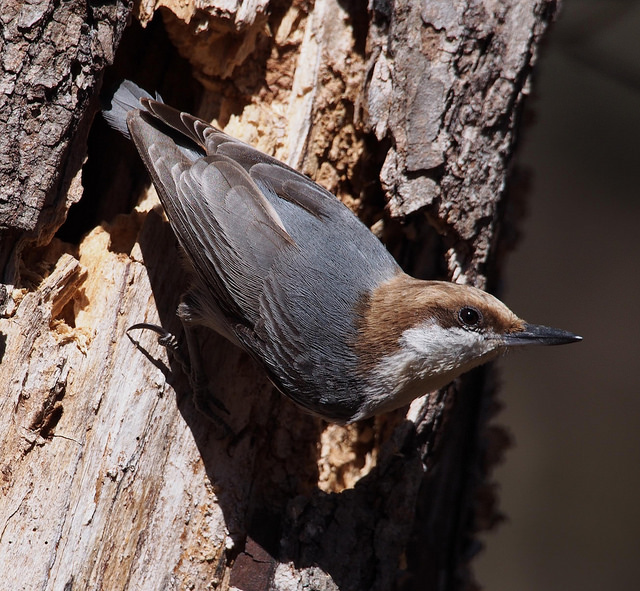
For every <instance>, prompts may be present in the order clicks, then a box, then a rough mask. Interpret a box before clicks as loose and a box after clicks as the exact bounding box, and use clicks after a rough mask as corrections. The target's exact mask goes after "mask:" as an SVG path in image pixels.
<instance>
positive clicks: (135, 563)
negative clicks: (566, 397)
mask: <svg viewBox="0 0 640 591" xmlns="http://www.w3.org/2000/svg"><path fill="white" fill-rule="evenodd" d="M555 9H556V3H555V2H554V1H552V0H537V1H535V0H509V1H506V2H505V1H502V0H500V1H499V0H484V1H479V0H478V1H476V0H455V1H451V0H431V1H429V2H424V3H417V2H411V1H410V0H396V2H394V3H387V2H385V1H384V0H375V1H374V2H372V5H371V7H370V8H369V9H367V8H366V7H364V6H363V5H362V4H361V3H357V2H350V1H347V2H338V0H317V1H316V2H315V4H312V3H309V2H304V1H298V0H293V1H287V0H272V1H269V0H254V1H252V2H243V3H233V2H223V1H222V0H206V1H204V2H198V3H191V2H179V3H178V2H174V0H162V1H160V2H157V3H155V4H154V3H153V2H141V3H140V4H139V5H137V7H136V9H135V10H136V12H135V15H134V21H136V22H134V24H132V25H131V27H130V28H129V29H127V30H126V31H125V32H124V37H123V30H124V25H125V22H126V20H127V18H129V17H130V16H131V10H132V8H131V6H130V5H129V4H127V3H116V4H100V5H96V4H91V5H89V4H85V3H83V2H80V1H77V0H69V1H68V2H65V3H62V4H59V5H57V4H56V5H54V4H49V3H48V2H41V1H40V0H33V2H31V3H30V4H23V3H17V2H11V1H8V2H6V3H5V5H3V10H2V15H1V19H2V30H1V32H2V37H1V40H0V43H2V44H3V45H2V46H1V47H0V50H1V55H2V58H3V59H2V66H1V67H2V70H1V73H0V75H1V76H2V78H1V79H0V89H1V91H2V101H1V102H0V121H1V124H2V126H3V133H2V134H0V142H2V154H3V155H4V156H3V160H2V166H0V174H1V175H3V176H2V180H1V184H0V186H1V187H2V196H1V198H0V233H1V239H2V241H1V243H0V268H2V270H3V275H2V277H3V283H4V286H3V290H2V291H0V311H1V312H2V317H1V318H0V357H1V360H2V362H1V365H0V392H1V394H2V395H1V396H0V423H1V426H0V433H1V435H0V441H1V443H0V475H1V476H0V487H1V490H2V495H1V496H0V564H1V565H2V572H3V582H4V584H5V585H7V588H12V589H35V588H39V589H233V588H235V589H242V590H244V591H254V590H262V589H264V590H267V589H278V590H289V589H327V590H329V589H341V590H345V591H346V590H364V589H379V590H389V589H403V590H404V589H406V590H408V589H459V588H460V589H461V588H472V587H473V584H474V583H473V576H472V574H471V572H470V570H469V568H468V565H469V561H470V559H471V558H472V556H473V555H474V553H475V552H476V551H477V542H476V541H475V539H474V536H475V534H476V533H477V531H478V530H479V529H481V528H486V527H490V526H491V525H492V524H493V522H494V521H495V519H496V518H497V516H496V511H495V509H494V507H493V502H494V499H493V496H492V494H491V489H490V485H488V484H487V477H488V471H489V468H490V466H491V464H492V463H494V462H495V454H496V453H498V451H499V450H500V448H501V447H503V446H504V440H503V439H501V437H500V433H499V431H496V430H491V429H489V428H488V427H487V421H488V418H489V417H490V416H491V413H492V412H493V405H494V403H493V398H492V396H493V374H492V372H491V370H487V369H481V370H477V371H475V372H472V373H471V374H469V375H467V376H465V377H464V378H462V379H460V380H458V381H457V382H456V383H455V384H454V385H452V386H450V387H449V388H446V389H445V390H443V391H440V392H436V393H432V394H429V395H427V396H425V397H423V398H422V399H419V400H417V401H415V402H414V403H413V404H412V405H411V407H410V408H409V409H403V410H401V411H397V412H395V413H391V414H389V415H386V416H384V417H380V418H377V419H375V420H373V419H372V420H368V421H363V422H361V423H358V424H355V425H350V426H348V427H338V426H335V425H328V424H326V423H323V422H322V421H320V420H318V419H315V418H313V417H310V416H308V415H306V414H304V413H303V412H302V411H300V410H299V409H298V408H297V407H295V406H294V405H293V404H292V403H291V402H289V401H287V400H285V399H283V398H282V397H281V396H280V395H279V394H277V393H276V392H274V391H273V388H272V387H271V386H270V385H269V383H268V381H267V379H266V377H265V376H264V374H263V373H262V372H261V371H260V369H259V368H258V367H257V366H255V365H254V363H253V362H252V361H251V360H250V359H249V358H248V357H247V356H246V355H244V354H242V353H241V352H239V351H238V350H236V349H235V348H234V347H232V346H231V345H229V344H228V343H226V341H224V340H223V339H221V338H219V337H218V336H217V335H214V334H211V333H210V332H207V331H204V330H203V331H201V332H200V334H199V337H200V339H201V341H202V347H203V350H204V353H205V356H206V357H205V358H206V359H207V360H208V361H209V367H208V369H209V379H210V382H211V388H212V390H214V391H216V392H217V394H218V395H219V397H220V398H221V399H222V400H223V401H224V403H225V405H226V406H227V407H228V408H229V410H230V418H229V422H230V423H231V426H232V428H233V429H234V431H236V432H237V433H241V434H242V436H241V437H240V438H239V441H238V442H237V444H236V445H234V446H230V445H229V443H228V442H225V441H220V440H217V439H215V437H214V434H215V430H214V429H212V426H211V424H210V423H209V422H208V421H207V419H206V418H204V417H203V416H201V415H199V413H198V412H197V411H196V410H195V407H194V406H193V403H192V401H191V397H190V392H189V386H188V382H187V380H186V379H185V377H184V375H183V374H182V372H181V369H180V367H179V366H177V365H176V364H175V362H174V361H173V360H171V359H170V358H168V357H167V354H166V351H165V350H164V349H163V348H162V347H161V346H160V345H159V344H158V343H157V342H156V341H155V339H154V338H153V337H152V336H151V335H150V334H149V333H145V332H142V333H137V334H133V335H132V336H133V339H130V338H127V337H126V329H127V328H128V327H129V326H131V325H133V324H135V323H138V322H151V323H155V324H161V325H162V326H164V327H166V328H168V329H169V330H172V331H175V332H178V333H179V331H180V327H179V323H178V322H177V319H176V317H175V307H176V304H177V302H178V298H179V295H180V293H181V291H182V290H183V288H184V285H185V284H186V282H187V281H188V277H186V276H185V274H184V272H183V271H182V269H181V265H180V256H179V253H178V252H177V246H176V244H175V240H174V238H173V236H172V233H171V230H170V228H169V227H168V224H167V222H166V221H165V219H164V218H163V216H162V213H161V211H160V210H159V208H158V204H157V199H156V197H155V194H154V191H153V189H150V190H149V191H146V189H145V190H144V191H142V190H141V187H143V185H145V180H144V179H145V177H144V173H143V172H142V168H141V165H140V163H139V162H138V160H137V157H136V155H135V153H134V151H133V149H132V148H131V147H130V146H128V145H127V143H126V141H125V140H124V139H122V138H119V137H116V134H115V132H112V131H111V130H108V129H106V126H105V125H104V123H103V122H102V120H101V119H100V118H96V120H95V121H94V122H93V126H92V127H91V132H90V134H89V129H90V125H91V122H92V119H93V117H94V115H95V114H96V112H97V110H98V105H99V101H98V92H99V90H100V87H101V83H102V76H103V75H104V76H105V85H111V84H113V83H114V82H116V81H117V80H118V79H119V78H122V77H124V76H126V77H130V78H132V79H134V80H135V81H137V82H139V83H141V84H142V85H143V86H146V87H147V89H148V90H150V91H155V90H160V91H161V93H162V94H163V97H164V99H165V100H166V101H167V102H169V103H171V104H176V105H177V106H180V107H183V108H189V109H191V110H194V111H196V112H197V114H199V115H200V116H202V117H204V118H207V119H213V120H214V121H215V122H217V124H218V125H220V126H221V127H224V128H225V130H226V131H227V132H228V133H230V134H232V135H234V136H236V137H239V138H240V139H244V140H246V141H249V142H250V143H252V144H254V145H256V146H257V147H258V148H260V149H262V150H263V151H265V152H268V153H271V154H274V155H275V156H277V157H278V158H281V159H283V160H285V161H287V162H288V163H290V164H291V165H292V166H295V167H297V168H299V169H301V170H302V171H303V172H305V173H307V174H309V175H310V176H311V177H312V178H314V179H315V180H317V181H318V182H320V183H322V184H323V185H324V186H326V187H327V188H328V189H329V190H331V191H333V192H334V193H336V194H337V195H338V196H339V197H340V198H341V199H343V200H344V201H345V202H346V203H347V204H348V205H349V206H350V207H351V208H352V209H353V210H354V211H356V212H357V213H359V214H360V215H361V216H362V218H363V219H364V220H365V221H366V223H368V224H369V225H370V226H372V229H373V230H374V231H375V232H376V233H377V234H378V235H379V236H381V237H382V238H383V239H384V240H385V242H386V243H387V245H388V247H389V248H390V250H391V251H392V252H393V253H394V255H395V256H396V257H397V258H398V260H399V261H400V262H401V264H403V266H404V267H405V269H406V270H408V271H412V272H413V273H414V274H416V275H418V276H422V277H437V278H441V277H443V276H445V277H448V278H450V279H452V280H455V281H458V282H468V283H473V284H476V285H478V286H480V287H484V288H492V287H494V286H495V285H497V283H498V280H499V277H500V274H499V273H500V260H501V257H502V254H503V253H504V251H505V250H506V247H507V246H509V245H510V244H511V243H512V241H513V233H514V230H515V220H514V213H513V212H514V209H515V208H514V207H513V203H512V201H513V200H510V199H509V196H508V194H507V192H506V190H505V185H506V181H507V175H508V172H509V165H510V162H511V158H512V155H513V151H514V145H515V139H516V131H517V126H518V123H519V119H520V117H519V115H520V112H521V109H522V104H523V100H524V98H525V97H526V96H527V94H528V93H529V88H530V82H531V73H532V70H533V67H534V65H535V60H536V54H537V50H538V46H539V43H540V40H541V38H542V36H543V34H544V32H545V30H546V27H547V26H548V24H549V22H550V21H551V19H552V17H553V15H554V12H555ZM141 25H143V26H141ZM121 38H122V42H120V41H121ZM169 40H170V41H169ZM118 46H119V49H118V52H117V54H116V48H117V47H118ZM176 52H178V53H179V54H180V56H178V55H177V53H176ZM114 60H115V64H114V65H113V66H111V64H112V62H114ZM185 60H188V64H189V66H188V67H187V65H186V64H187V62H186V61H185ZM108 66H110V67H108ZM105 69H106V70H105ZM194 80H197V81H198V84H195V83H194ZM138 197H140V199H139V201H138V203H137V205H136V206H135V207H134V208H133V209H132V207H131V204H130V201H131V199H136V198H138ZM73 203H77V205H75V206H74V207H73V208H72V207H71V205H72V204H73ZM383 207H384V211H383ZM70 208H71V209H70ZM67 215H68V220H67V222H66V224H65V223H64V220H65V218H66V217H67ZM56 232H58V233H57V236H55V237H54V234H56Z"/></svg>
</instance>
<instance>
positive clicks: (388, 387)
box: [356, 323, 498, 418]
mask: <svg viewBox="0 0 640 591" xmlns="http://www.w3.org/2000/svg"><path fill="white" fill-rule="evenodd" d="M497 342H498V341H497V340H496V339H492V338H490V337H489V338H487V337H486V336H485V335H483V334H481V333H478V332H474V331H469V330H464V329H463V328H461V327H453V328H446V329H445V328H442V327H441V326H439V325H437V324H435V323H425V324H422V325H420V326H417V327H414V328H410V329H409V330H406V331H405V332H404V333H403V335H402V337H401V338H400V348H399V350H398V351H396V352H395V353H392V354H391V355H387V356H386V357H383V358H382V359H381V360H380V362H379V363H378V365H377V366H376V368H375V370H374V372H373V374H374V375H373V376H372V377H373V380H372V384H373V387H372V392H371V393H370V395H369V396H368V399H367V401H366V403H365V405H364V408H363V409H362V412H361V414H360V416H359V417H356V418H361V417H365V416H369V415H370V414H372V413H375V412H381V411H385V410H391V409H393V408H397V407H399V406H403V405H404V404H408V403H409V402H411V401H412V400H413V399H414V398H416V397H418V396H422V395H423V394H426V393H427V392H433V391H434V390H437V389H438V388H441V387H443V386H445V385H446V384H448V383H449V382H451V381H452V380H454V379H455V378H456V377H458V376H459V375H460V374H462V373H464V372H466V371H468V370H469V369H471V368H472V367H475V366H476V365H480V364H481V363H483V362H484V361H487V360H488V359H489V358H490V357H492V356H493V354H495V352H496V351H497Z"/></svg>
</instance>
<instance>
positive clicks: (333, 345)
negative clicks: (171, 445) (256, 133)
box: [103, 80, 581, 424]
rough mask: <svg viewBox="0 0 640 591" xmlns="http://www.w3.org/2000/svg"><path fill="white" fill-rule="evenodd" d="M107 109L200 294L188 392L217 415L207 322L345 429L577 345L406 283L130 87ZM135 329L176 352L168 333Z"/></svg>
mask: <svg viewBox="0 0 640 591" xmlns="http://www.w3.org/2000/svg"><path fill="white" fill-rule="evenodd" d="M103 115H104V117H105V119H106V120H107V122H108V123H109V124H110V125H111V126H112V127H113V128H115V129H116V130H118V131H120V132H121V133H123V134H124V135H125V136H127V137H129V138H130V139H132V140H133V142H134V144H135V146H136V148H137V151H138V153H139V154H140V157H141V158H142V161H143V163H144V165H145V167H146V169H147V171H148V172H149V175H150V177H151V180H152V182H153V184H154V185H155V187H156V189H157V192H158V195H159V198H160V201H161V203H162V206H163V208H164V211H165V213H166V216H167V218H168V221H169V224H170V226H171V228H172V230H173V232H174V234H175V236H176V239H177V242H178V244H179V246H180V248H181V250H182V251H183V253H184V258H185V260H186V265H187V268H188V271H189V275H190V277H191V284H190V286H189V287H188V289H187V290H186V291H185V293H184V294H183V295H182V297H181V300H180V304H179V306H178V309H177V315H178V316H179V318H180V320H181V321H182V325H183V329H184V335H185V337H186V339H185V340H186V342H187V348H188V357H189V359H190V363H189V362H188V363H186V366H187V367H188V371H189V372H190V378H191V380H192V384H195V385H194V390H198V391H199V393H200V394H199V398H200V399H202V398H203V397H204V398H206V397H207V396H208V397H209V402H208V403H205V404H209V406H211V408H213V407H217V408H219V409H223V410H226V409H225V407H224V405H223V404H222V403H221V402H220V401H219V400H217V399H216V398H215V396H213V395H212V394H210V393H208V392H207V391H206V386H203V384H204V383H206V377H205V376H204V375H203V374H204V371H203V369H202V366H203V364H202V362H201V361H197V360H198V359H199V358H200V351H199V349H198V344H197V340H196V338H195V336H194V333H193V329H194V327H195V326H199V325H201V326H205V327H208V328H209V329H212V330H213V331H215V332H217V333H219V334H220V335H222V336H223V337H224V338H226V339H227V340H228V341H230V342H231V343H233V344H234V345H236V346H238V347H240V348H241V349H243V350H244V351H246V352H247V353H248V354H249V355H250V356H251V357H252V358H253V359H255V360H256V361H257V362H258V364H259V365H260V366H262V368H264V370H265V372H266V374H267V376H268V377H269V379H270V380H271V382H272V383H273V384H274V386H275V387H276V389H277V390H279V391H280V392H281V393H282V394H284V395H285V396H286V397H288V398H289V399H291V400H293V401H294V402H295V403H297V404H298V405H299V406H301V407H302V408H304V409H306V410H307V411H309V412H311V413H312V414H315V415H318V416H319V417H321V418H323V419H325V420H326V421H329V422H334V423H338V424H347V423H351V422H353V421H358V420H361V419H365V418H368V417H372V416H374V415H378V414H381V413H385V412H388V411H391V410H394V409H397V408H400V407H403V406H405V405H407V404H409V403H410V402H412V401H413V400H414V399H415V398H417V397H420V396H422V395H424V394H427V393H429V392H432V391H435V390H437V389H439V388H442V387H444V386H446V385H447V384H449V383H450V382H452V381H453V380H455V379H456V378H457V377H458V376H460V375H461V374H463V373H465V372H467V371H469V370H470V369H472V368H474V367H476V366H479V365H481V364H484V363H486V362H487V361H490V360H492V359H494V358H496V357H497V356H499V355H501V354H503V353H505V352H507V351H511V350H513V349H516V348H520V347H523V346H529V345H535V344H538V345H560V344H566V343H571V342H576V341H580V340H581V337H580V336H578V335H576V334H573V333H571V332H568V331H565V330H560V329H557V328H551V327H547V326H541V325H534V324H529V323H527V322H525V321H524V320H522V319H521V318H519V317H518V316H516V314H515V313H513V312H512V311H511V310H510V309H509V308H508V307H507V306H506V305H505V304H503V303H502V302H501V301H500V300H498V299H497V298H496V297H494V296H493V295H491V294H489V293H487V292H485V291H482V290H480V289H477V288H475V287H473V286H470V285H463V284H457V283H452V282H447V281H436V280H433V281H427V280H420V279H415V278H413V277H411V276H409V275H407V274H406V273H405V272H404V271H403V270H402V269H401V268H400V266H399V265H398V263H397V262H396V261H395V259H394V258H393V257H392V256H391V254H390V253H389V252H388V250H387V249H386V248H385V247H384V246H383V244H382V243H381V242H380V240H379V239H378V238H377V237H376V236H375V235H374V234H373V233H372V232H371V231H370V230H369V228H368V227H367V226H366V225H365V224H363V223H362V222H361V221H360V220H359V219H358V217H357V216H356V215H355V214H354V213H353V212H352V211H351V210H350V209H349V208H348V207H346V206H345V205H344V204H343V203H342V202H341V201H340V200H339V199H338V198H337V197H335V196H334V195H332V194H331V193H330V192H328V191H327V190H326V189H324V188H323V187H321V186H320V185H318V184H316V183H315V182H313V181H312V180H311V179H309V178H308V177H307V176H305V175H304V174H302V173H300V172H298V171H296V170H294V169H293V168H291V167H289V166H288V165H286V164H284V163H282V162H280V161H279V160H277V159H276V158H274V157H272V156H269V155H266V154H264V153H262V152H260V151H258V150H257V149H255V148H253V147H251V146H250V145H248V144H246V143H244V142H241V141H239V140H237V139H234V138H232V137H230V136H229V135H227V134H225V133H224V132H222V131H221V130H219V129H217V128H216V127H214V126H213V125H211V124H209V123H207V122H206V121H203V120H201V119H199V118H197V117H195V116H193V115H190V114H188V113H185V112H181V111H179V110H177V109H175V108H173V107H171V106H169V105H167V104H165V103H164V102H163V101H162V99H161V97H160V96H159V95H157V94H156V96H155V98H154V97H153V96H152V95H151V94H149V93H148V92H146V91H145V90H143V89H141V88H140V87H139V86H138V85H136V84H135V83H133V82H131V81H128V80H125V81H123V82H122V83H121V84H120V86H119V87H118V89H117V90H116V91H115V93H114V94H113V96H112V98H111V102H110V105H109V106H108V107H106V108H105V109H104V110H103ZM130 328H151V329H152V330H155V331H156V332H158V333H159V334H160V335H161V342H162V343H163V344H165V345H167V344H170V343H173V347H172V348H173V349H177V346H176V345H175V338H174V337H173V335H171V334H170V333H168V332H167V331H165V330H164V329H163V328H162V327H159V326H156V325H150V324H144V323H142V324H138V325H135V326H133V327H130ZM201 402H202V400H201ZM211 403H212V404H211Z"/></svg>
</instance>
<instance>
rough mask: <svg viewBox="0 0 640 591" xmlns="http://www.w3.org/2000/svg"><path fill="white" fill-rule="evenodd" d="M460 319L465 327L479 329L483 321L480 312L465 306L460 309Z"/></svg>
mask: <svg viewBox="0 0 640 591" xmlns="http://www.w3.org/2000/svg"><path fill="white" fill-rule="evenodd" d="M458 318H459V319H460V322H462V324H464V326H467V327H469V328H477V327H478V326H479V324H480V322H481V321H482V314H480V311H479V310H476V309H475V308H472V307H471V306H465V307H464V308H460V310H459V312H458Z"/></svg>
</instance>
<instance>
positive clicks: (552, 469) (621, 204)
mask: <svg viewBox="0 0 640 591" xmlns="http://www.w3.org/2000/svg"><path fill="white" fill-rule="evenodd" d="M534 88H535V90H534V97H533V98H532V99H531V100H530V101H529V108H530V109H533V111H534V113H535V122H534V123H533V124H532V125H530V126H529V127H528V128H527V130H526V131H525V134H524V137H523V141H522V144H521V146H520V151H519V157H518V162H519V164H520V165H521V166H525V167H528V168H529V169H530V170H531V171H532V185H533V186H532V190H531V192H530V194H529V205H528V208H529V215H528V218H527V219H526V220H525V222H524V224H523V232H524V236H523V238H522V240H521V243H520V244H519V246H518V248H517V251H516V252H515V253H514V254H512V255H511V257H510V258H509V265H508V268H507V273H506V277H507V286H506V292H505V293H504V294H503V296H504V297H503V299H504V300H505V301H506V303H507V304H508V305H509V306H510V307H511V308H512V309H513V310H514V311H515V312H516V313H518V314H519V315H521V316H523V317H524V318H526V319H527V320H529V321H531V322H535V323H540V324H549V325H552V326H558V327H561V328H565V329H567V330H571V331H574V332H577V333H578V334H581V335H582V336H583V337H584V342H582V343H579V344H575V345H570V346H567V347H559V348H540V349H536V350H527V351H526V352H522V353H519V354H515V355H512V356H511V357H510V358H507V359H505V360H503V361H501V362H500V366H501V368H502V370H503V371H502V378H503V383H504V387H503V389H502V394H501V400H502V401H503V402H504V404H505V405H506V408H505V410H504V411H503V412H502V413H501V414H500V415H499V416H498V417H497V419H496V420H495V422H496V423H498V424H501V425H504V426H506V427H507V428H508V430H509V432H510V433H511V435H512V436H513V439H514V441H515V446H514V447H512V449H511V450H509V452H508V453H507V456H506V461H505V463H504V464H503V465H502V466H501V467H500V468H499V469H498V470H497V471H496V474H495V475H496V479H497V481H498V482H499V484H500V491H499V495H500V508H501V510H502V511H503V512H505V513H506V514H507V516H508V521H507V522H506V523H503V524H502V525H501V526H500V527H499V529H498V531H497V532H496V533H492V534H489V535H487V536H485V538H484V540H485V542H486V544H487V549H486V551H485V552H484V554H483V555H482V556H481V557H480V558H479V560H478V561H477V563H476V574H477V578H478V580H479V582H480V583H481V584H482V585H483V586H484V587H485V588H486V589H488V590H491V591H503V590H514V591H533V590H535V591H540V590H544V591H555V590H558V591H561V590H562V591H566V590H573V589H576V590H578V589H579V590H580V591H591V590H593V591H595V590H604V589H620V590H622V589H637V588H638V584H639V582H638V581H639V580H640V557H639V556H638V550H639V549H640V355H639V353H640V277H639V275H640V273H639V271H640V261H639V255H640V246H639V244H640V188H639V187H640V2H637V1H626V2H623V1H613V0H566V1H565V2H564V3H563V10H562V13H561V15H560V17H559V19H558V22H557V23H556V25H555V27H554V28H553V29H552V30H551V33H550V35H549V37H548V44H547V46H546V47H545V48H544V51H543V54H542V56H541V63H540V67H539V69H538V77H537V80H536V84H535V86H534Z"/></svg>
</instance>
